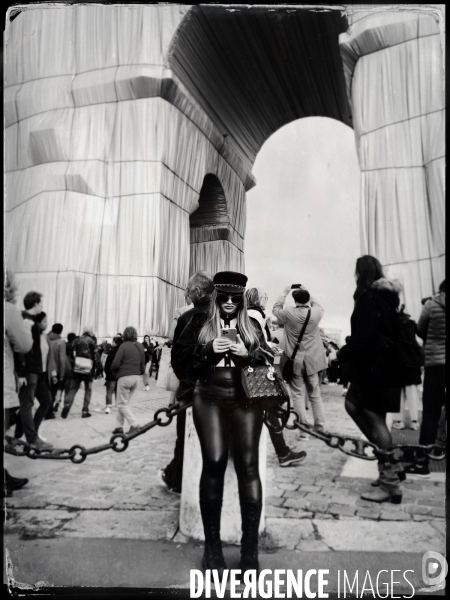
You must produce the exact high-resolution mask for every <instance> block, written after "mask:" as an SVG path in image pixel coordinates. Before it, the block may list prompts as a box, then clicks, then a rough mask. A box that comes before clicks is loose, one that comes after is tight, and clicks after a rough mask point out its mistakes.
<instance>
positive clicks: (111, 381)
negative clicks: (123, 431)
mask: <svg viewBox="0 0 450 600" xmlns="http://www.w3.org/2000/svg"><path fill="white" fill-rule="evenodd" d="M122 343H123V339H122V337H118V336H116V337H115V338H114V339H113V341H112V344H111V350H110V351H109V353H108V356H107V358H106V362H105V365H104V370H105V387H106V407H105V415H109V414H110V412H111V406H112V403H113V393H114V395H115V396H116V404H117V381H116V376H115V375H114V373H113V372H112V371H111V365H112V363H113V360H114V359H115V357H116V354H117V350H118V349H119V346H120V345H121V344H122Z"/></svg>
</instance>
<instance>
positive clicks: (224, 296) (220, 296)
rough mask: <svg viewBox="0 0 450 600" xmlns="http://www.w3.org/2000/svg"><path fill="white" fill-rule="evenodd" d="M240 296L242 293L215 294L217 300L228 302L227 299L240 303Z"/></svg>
mask: <svg viewBox="0 0 450 600" xmlns="http://www.w3.org/2000/svg"><path fill="white" fill-rule="evenodd" d="M242 297H243V294H236V295H235V296H231V295H230V294H221V293H218V294H217V298H218V300H219V302H228V300H230V301H231V302H232V303H233V304H240V303H241V300H242Z"/></svg>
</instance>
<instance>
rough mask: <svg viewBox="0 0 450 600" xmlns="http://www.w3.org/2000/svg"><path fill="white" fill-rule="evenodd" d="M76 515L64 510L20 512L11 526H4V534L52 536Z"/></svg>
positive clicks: (76, 515)
mask: <svg viewBox="0 0 450 600" xmlns="http://www.w3.org/2000/svg"><path fill="white" fill-rule="evenodd" d="M78 515H79V513H76V512H72V513H71V512H68V511H66V510H40V509H31V510H21V511H20V514H19V518H18V519H17V520H15V522H14V523H13V524H12V525H11V526H9V525H8V523H7V524H6V526H5V532H7V533H22V534H24V533H25V534H26V535H27V537H29V536H39V537H47V536H49V535H50V536H53V535H54V534H55V532H56V531H57V530H58V529H59V528H61V526H63V525H64V524H65V523H68V522H70V521H73V520H74V519H76V518H77V517H78Z"/></svg>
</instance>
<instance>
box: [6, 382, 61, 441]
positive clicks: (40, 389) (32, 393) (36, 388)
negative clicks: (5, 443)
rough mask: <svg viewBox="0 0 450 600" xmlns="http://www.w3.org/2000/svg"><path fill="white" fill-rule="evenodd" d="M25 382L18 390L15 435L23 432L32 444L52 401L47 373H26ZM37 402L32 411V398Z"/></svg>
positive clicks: (18, 436)
mask: <svg viewBox="0 0 450 600" xmlns="http://www.w3.org/2000/svg"><path fill="white" fill-rule="evenodd" d="M26 380H27V383H26V385H23V386H22V387H21V388H20V390H19V401H20V409H19V419H18V421H17V424H16V431H15V434H14V435H15V437H16V438H21V437H22V435H23V434H24V433H25V437H26V440H27V442H28V443H29V444H32V443H34V442H35V441H36V439H37V432H38V430H39V426H40V424H41V423H42V420H43V419H44V417H45V415H46V414H47V411H48V410H49V407H50V405H51V403H52V396H51V393H50V386H49V382H48V375H47V373H40V374H39V375H37V374H36V373H28V374H27V376H26ZM35 397H36V400H37V401H38V402H39V408H38V409H37V411H36V412H35V413H34V417H33V404H34V398H35Z"/></svg>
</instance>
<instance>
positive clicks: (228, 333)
mask: <svg viewBox="0 0 450 600" xmlns="http://www.w3.org/2000/svg"><path fill="white" fill-rule="evenodd" d="M236 336H237V329H234V328H233V327H230V328H228V329H227V328H226V327H224V328H223V329H222V335H221V336H220V337H223V338H225V339H227V340H230V342H231V343H232V344H235V343H236V341H237V337H236Z"/></svg>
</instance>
